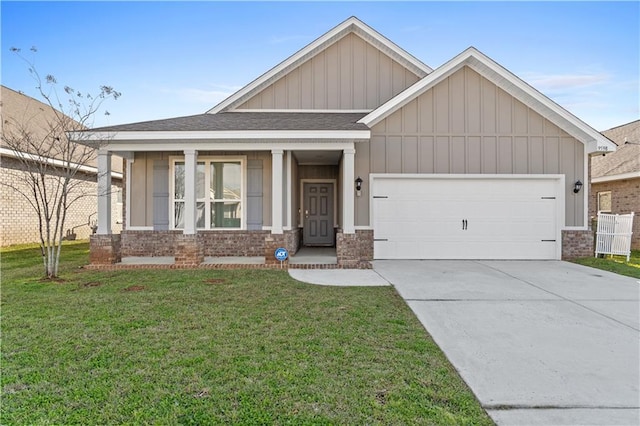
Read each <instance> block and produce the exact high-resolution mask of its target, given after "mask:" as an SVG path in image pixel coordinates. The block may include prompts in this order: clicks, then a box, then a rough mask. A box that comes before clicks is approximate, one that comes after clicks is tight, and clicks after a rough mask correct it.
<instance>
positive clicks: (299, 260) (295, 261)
mask: <svg viewBox="0 0 640 426" xmlns="http://www.w3.org/2000/svg"><path fill="white" fill-rule="evenodd" d="M289 264H290V265H337V264H338V257H337V255H336V248H335V247H301V248H300V250H298V252H297V253H296V254H294V255H293V256H291V259H289Z"/></svg>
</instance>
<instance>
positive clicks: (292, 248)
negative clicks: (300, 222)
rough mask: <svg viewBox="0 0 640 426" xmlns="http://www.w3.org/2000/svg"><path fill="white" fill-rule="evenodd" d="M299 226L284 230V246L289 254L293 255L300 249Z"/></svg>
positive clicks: (300, 230)
mask: <svg viewBox="0 0 640 426" xmlns="http://www.w3.org/2000/svg"><path fill="white" fill-rule="evenodd" d="M301 233H302V229H301V228H295V229H292V230H291V231H284V237H285V241H286V244H287V245H286V248H287V250H289V256H293V255H294V254H296V253H297V252H298V250H300V234H301Z"/></svg>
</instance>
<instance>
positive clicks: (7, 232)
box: [0, 157, 122, 247]
mask: <svg viewBox="0 0 640 426" xmlns="http://www.w3.org/2000/svg"><path fill="white" fill-rule="evenodd" d="M24 176H26V173H25V172H24V171H22V170H21V167H20V163H19V162H18V161H17V160H15V159H12V158H9V157H2V159H1V165H0V182H1V183H0V217H1V218H2V220H1V221H0V222H1V223H0V229H1V230H0V236H1V245H2V246H3V247H4V246H9V245H12V244H26V243H36V242H38V241H39V240H40V235H39V232H38V216H37V214H36V212H35V210H34V209H33V207H32V206H31V204H30V203H29V202H28V201H27V200H26V199H25V198H24V197H23V196H22V195H21V192H25V193H28V192H29V187H28V186H27V185H26V184H25V183H24V180H23V178H24ZM113 182H114V185H113V186H112V188H113V191H114V192H113V195H112V197H111V203H112V205H111V208H112V212H113V215H112V216H113V220H112V228H113V232H114V233H119V232H120V229H121V224H120V223H116V212H117V201H118V200H117V198H118V197H117V191H119V190H120V187H121V183H120V182H118V181H115V180H114V181H113ZM73 183H74V185H75V184H76V183H77V184H78V188H79V189H78V190H79V191H82V193H85V194H87V196H84V197H82V198H81V199H79V200H78V201H76V202H75V203H74V204H72V206H71V207H70V208H69V210H68V211H67V217H66V221H65V227H64V231H63V232H64V234H65V238H66V239H88V238H89V236H90V235H91V234H92V229H91V227H90V226H89V223H90V221H92V222H94V223H95V222H96V219H97V218H96V214H95V212H96V211H97V208H98V204H97V196H96V194H97V184H96V177H95V176H91V175H83V176H80V179H77V180H74V181H73ZM8 185H10V186H12V187H17V188H21V189H20V191H17V190H15V189H13V188H12V187H10V186H8ZM121 221H122V220H121V219H118V220H117V222H121Z"/></svg>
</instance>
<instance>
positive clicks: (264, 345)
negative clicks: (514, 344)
mask: <svg viewBox="0 0 640 426" xmlns="http://www.w3.org/2000/svg"><path fill="white" fill-rule="evenodd" d="M70 247H71V248H70V249H67V247H65V249H63V253H65V256H67V257H69V259H70V262H66V263H64V264H63V268H62V271H63V274H62V278H63V280H60V282H55V283H50V282H44V281H42V280H40V278H39V277H40V276H41V275H42V271H41V270H40V269H38V266H39V257H38V255H37V250H33V249H24V248H23V249H20V250H12V251H6V250H5V251H3V252H2V337H3V343H2V379H1V384H2V405H1V418H0V423H1V424H6V425H9V424H123V423H129V424H141V423H153V424H200V425H203V424H296V425H297V424H384V425H388V424H456V425H457V424H492V422H491V420H490V419H489V417H488V416H487V415H486V413H485V412H484V411H483V410H482V408H481V407H480V405H479V404H478V402H477V400H476V399H475V398H474V396H473V394H472V393H471V391H470V390H469V389H468V388H467V386H466V385H465V384H464V382H463V381H462V380H461V379H460V377H459V376H458V374H457V373H456V371H455V370H454V369H453V367H452V366H451V365H450V364H449V362H448V361H447V360H446V358H445V357H444V356H443V354H442V353H441V351H440V350H439V348H438V347H437V346H436V345H435V343H434V342H433V341H432V340H431V338H430V337H429V336H428V335H427V333H426V332H425V331H424V329H423V328H422V326H421V325H420V323H419V321H418V320H417V319H416V318H415V317H414V315H413V314H412V313H411V311H410V309H409V308H408V307H407V306H406V304H405V303H404V301H403V300H402V299H401V298H400V297H399V296H398V295H397V294H396V292H395V290H394V289H393V288H391V287H376V288H356V287H353V288H344V287H320V286H313V285H307V284H302V283H298V282H296V281H295V280H293V279H292V278H290V277H289V275H288V274H287V273H286V272H283V271H256V270H229V271H218V270H215V271H213V270H187V271H178V270H176V271H167V270H157V271H154V270H135V271H118V272H95V271H85V270H81V269H78V265H80V264H81V263H83V262H84V263H86V261H87V245H86V243H84V244H71V245H70ZM34 254H35V256H34ZM27 259H28V260H27ZM40 268H41V267H40Z"/></svg>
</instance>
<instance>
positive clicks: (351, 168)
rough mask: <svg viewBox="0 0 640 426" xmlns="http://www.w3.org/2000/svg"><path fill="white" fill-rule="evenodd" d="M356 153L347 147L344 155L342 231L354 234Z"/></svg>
mask: <svg viewBox="0 0 640 426" xmlns="http://www.w3.org/2000/svg"><path fill="white" fill-rule="evenodd" d="M355 154H356V150H355V149H353V148H350V149H345V150H344V151H343V155H342V232H343V233H345V234H354V233H355V232H356V228H355V222H354V217H355V201H354V198H353V197H354V196H355V191H354V185H355V184H354V180H355Z"/></svg>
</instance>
